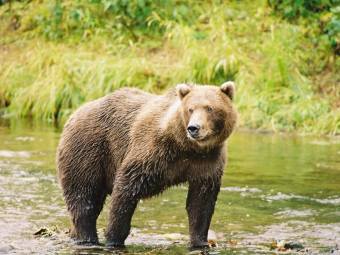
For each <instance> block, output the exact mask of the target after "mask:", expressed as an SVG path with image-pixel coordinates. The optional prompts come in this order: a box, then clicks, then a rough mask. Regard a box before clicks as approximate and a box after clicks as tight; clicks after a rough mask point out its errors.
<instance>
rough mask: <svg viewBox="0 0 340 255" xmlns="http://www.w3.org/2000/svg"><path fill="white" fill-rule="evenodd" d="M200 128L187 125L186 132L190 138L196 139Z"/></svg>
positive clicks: (196, 125) (194, 125)
mask: <svg viewBox="0 0 340 255" xmlns="http://www.w3.org/2000/svg"><path fill="white" fill-rule="evenodd" d="M200 128H201V127H200V125H198V124H189V126H188V128H187V130H188V133H189V135H190V136H191V137H192V138H197V137H198V134H199V131H200Z"/></svg>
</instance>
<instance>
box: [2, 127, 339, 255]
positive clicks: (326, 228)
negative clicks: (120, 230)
mask: <svg viewBox="0 0 340 255" xmlns="http://www.w3.org/2000/svg"><path fill="white" fill-rule="evenodd" d="M59 136H60V130H59V129H57V128H54V127H51V126H33V125H30V124H27V123H26V124H23V123H7V122H6V123H5V122H2V123H1V124H0V254H110V253H114V254H145V253H147V254H188V253H191V254H199V252H198V251H189V250H188V249H187V240H188V230H187V225H188V224H187V216H186V212H185V198H186V192H187V187H186V186H185V185H183V186H180V187H176V188H172V189H170V190H168V191H166V192H165V193H164V194H162V195H161V196H158V197H156V198H153V199H150V200H146V201H141V202H140V204H139V206H138V208H137V210H136V213H135V215H134V217H133V222H132V226H133V229H132V232H131V234H130V236H129V238H128V240H127V248H126V249H124V250H108V249H106V248H105V246H95V247H84V246H77V245H75V244H73V243H72V242H71V241H70V240H69V237H68V234H67V231H68V228H69V226H70V225H69V219H68V214H67V211H66V209H65V205H64V202H63V199H62V195H61V190H60V188H59V186H58V183H57V179H56V172H55V150H56V146H57V143H58V139H59ZM108 204H109V199H108V201H107V202H106V206H105V208H104V211H103V212H102V214H101V216H100V218H99V221H98V229H99V231H98V232H99V237H100V241H101V242H104V238H103V233H104V229H105V224H106V222H107V216H108ZM39 230H40V233H38V234H37V235H34V233H36V232H38V231H39ZM211 230H212V231H210V234H211V235H210V238H211V239H214V240H216V241H217V245H218V247H217V248H213V249H211V250H209V251H208V252H209V253H210V254H254V253H256V254H273V253H280V252H282V253H284V254H295V253H296V254H301V253H302V254H340V140H339V139H336V138H316V137H296V136H290V135H272V134H255V133H251V132H241V131H239V132H236V133H235V134H234V135H233V136H232V137H231V139H230V141H229V165H228V167H227V169H226V170H225V173H224V177H223V184H222V189H221V192H220V194H219V197H218V202H217V205H216V210H215V214H214V216H213V220H212V225H211ZM275 242H279V244H280V243H281V244H282V242H285V243H289V242H295V243H298V244H299V245H300V246H303V248H301V247H300V248H299V251H297V250H290V251H278V249H272V248H271V246H272V245H273V243H274V244H275ZM274 246H275V245H274ZM274 248H275V247H274ZM208 252H206V253H205V254H207V253H208Z"/></svg>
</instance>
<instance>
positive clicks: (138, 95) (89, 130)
mask: <svg viewBox="0 0 340 255" xmlns="http://www.w3.org/2000/svg"><path fill="white" fill-rule="evenodd" d="M154 97H157V96H156V95H152V94H149V93H146V92H143V91H141V90H138V89H132V88H123V89H119V90H117V91H115V92H114V93H112V94H110V95H107V96H104V97H102V98H99V99H97V100H94V101H91V102H89V103H86V104H84V105H83V106H81V107H80V108H79V109H78V110H77V111H75V112H74V113H73V114H72V115H71V117H70V118H69V120H68V121H67V122H66V124H65V126H64V130H63V133H62V137H61V140H60V143H59V146H58V153H57V163H58V172H59V176H60V177H62V176H63V175H64V174H65V172H69V173H70V174H72V175H78V174H85V175H86V173H84V171H85V172H87V174H89V172H92V171H95V172H97V174H100V173H99V172H101V174H100V175H102V174H104V175H105V176H106V181H107V184H108V185H109V186H108V188H109V189H110V188H111V187H110V186H111V185H112V181H113V178H114V173H115V171H116V169H117V168H118V167H119V166H120V164H121V161H122V159H123V157H124V155H125V152H126V150H127V146H128V144H129V141H130V136H129V133H130V129H131V126H132V124H133V122H134V120H135V118H136V116H137V114H138V113H139V111H140V109H141V108H142V107H143V105H144V104H146V103H147V102H149V101H150V100H152V99H153V98H154ZM75 161H76V162H75ZM94 162H98V165H97V166H94ZM69 166H77V167H75V168H71V167H69ZM78 171H80V172H83V173H78ZM102 171H105V173H103V172H102ZM95 174H96V173H95ZM97 174H96V175H97ZM91 175H93V173H92V174H91Z"/></svg>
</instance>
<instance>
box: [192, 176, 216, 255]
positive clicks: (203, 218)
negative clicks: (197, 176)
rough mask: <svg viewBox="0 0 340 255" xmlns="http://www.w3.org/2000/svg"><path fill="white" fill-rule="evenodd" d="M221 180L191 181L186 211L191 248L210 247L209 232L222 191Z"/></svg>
mask: <svg viewBox="0 0 340 255" xmlns="http://www.w3.org/2000/svg"><path fill="white" fill-rule="evenodd" d="M220 179H221V178H220V177H218V178H213V179H208V180H192V181H189V192H188V196H187V203H186V209H187V212H188V218H189V233H190V246H191V247H192V248H201V247H208V240H207V238H208V230H209V226H210V221H211V217H212V215H213V213H214V209H215V202H216V199H217V195H218V193H219V191H220V186H221V180H220Z"/></svg>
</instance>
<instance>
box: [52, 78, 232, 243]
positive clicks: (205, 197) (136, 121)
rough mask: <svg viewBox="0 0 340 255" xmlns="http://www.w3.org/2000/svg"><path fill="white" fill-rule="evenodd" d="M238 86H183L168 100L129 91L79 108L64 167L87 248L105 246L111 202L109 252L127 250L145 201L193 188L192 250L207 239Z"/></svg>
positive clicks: (69, 129) (61, 151) (63, 146)
mask: <svg viewBox="0 0 340 255" xmlns="http://www.w3.org/2000/svg"><path fill="white" fill-rule="evenodd" d="M233 97H234V84H233V82H226V83H224V84H222V85H221V86H220V87H217V86H210V85H191V84H179V85H177V86H176V88H175V89H171V90H169V91H168V92H167V93H165V94H164V95H154V94H149V93H146V92H143V91H141V90H138V89H133V88H123V89H119V90H117V91H115V92H114V93H112V94H110V95H107V96H104V97H102V98H100V99H97V100H95V101H92V102H89V103H87V104H85V105H84V106H82V107H80V108H79V109H78V110H77V111H76V112H75V113H74V114H73V115H72V116H71V117H70V119H69V120H68V121H67V123H66V124H65V127H64V131H63V133H62V136H61V140H60V143H59V146H58V151H57V168H58V174H59V179H60V183H61V186H62V189H63V192H64V198H65V201H66V204H67V208H68V211H69V213H70V214H71V219H72V223H73V229H72V232H71V235H72V237H73V238H74V239H76V240H77V241H78V242H80V243H98V237H97V231H96V220H97V217H98V215H99V214H100V211H101V210H102V208H103V204H104V201H105V198H106V196H107V195H108V194H110V195H111V200H112V202H111V209H110V210H111V211H110V216H109V223H108V227H107V230H106V234H105V236H106V238H107V245H108V246H123V245H124V241H125V239H126V238H127V236H128V235H129V232H130V226H131V218H132V215H133V213H134V210H135V208H136V206H137V203H138V201H139V200H140V199H142V198H150V197H152V196H154V195H157V194H160V193H161V192H163V191H164V190H165V189H167V188H168V187H170V186H173V185H178V184H181V183H185V182H187V183H188V184H189V191H188V196H187V201H186V210H187V213H188V218H189V232H190V245H191V246H192V247H202V246H207V244H208V243H207V234H208V229H209V225H210V221H211V217H212V214H213V212H214V207H215V202H216V199H217V195H218V193H219V189H220V185H221V176H222V174H223V169H224V166H225V161H226V149H225V144H224V142H225V140H226V139H227V138H228V137H229V135H230V134H231V132H232V131H233V129H234V126H235V123H236V116H237V114H236V111H235V109H234V107H233V104H232V99H233Z"/></svg>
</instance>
